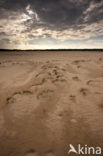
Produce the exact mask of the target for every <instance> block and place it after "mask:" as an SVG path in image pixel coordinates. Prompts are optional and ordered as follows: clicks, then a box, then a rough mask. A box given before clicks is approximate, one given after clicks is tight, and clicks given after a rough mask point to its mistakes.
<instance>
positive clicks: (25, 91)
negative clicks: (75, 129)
mask: <svg viewBox="0 0 103 156" xmlns="http://www.w3.org/2000/svg"><path fill="white" fill-rule="evenodd" d="M23 94H32V92H31V91H29V90H24V91H23Z"/></svg>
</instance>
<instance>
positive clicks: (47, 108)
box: [0, 51, 103, 156]
mask: <svg viewBox="0 0 103 156" xmlns="http://www.w3.org/2000/svg"><path fill="white" fill-rule="evenodd" d="M69 144H72V145H73V146H74V147H75V148H76V147H77V145H78V144H81V145H88V146H93V147H97V146H100V147H102V148H103V53H102V52H54V51H53V52H0V156H68V150H69ZM70 155H71V156H73V155H75V154H73V153H71V154H70ZM101 155H102V154H101Z"/></svg>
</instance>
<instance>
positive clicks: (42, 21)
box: [0, 0, 103, 43]
mask: <svg viewBox="0 0 103 156" xmlns="http://www.w3.org/2000/svg"><path fill="white" fill-rule="evenodd" d="M23 14H25V15H23ZM21 16H22V17H21ZM4 19H5V20H6V21H3V20H4ZM13 21H15V23H14V26H12V27H13V28H12V30H11V31H10V30H9V28H7V29H6V28H5V31H3V29H2V27H4V24H6V22H7V24H8V23H10V24H11V23H13ZM3 22H4V23H3ZM102 22H103V0H29V1H28V0H1V2H0V25H1V27H0V29H1V30H0V36H3V35H4V36H6V34H7V33H8V32H9V31H10V32H9V35H11V36H12V35H13V34H15V33H16V32H18V33H19V34H27V36H28V37H29V39H31V38H35V37H36V35H35V34H32V32H33V31H35V33H36V30H37V29H40V28H42V30H43V31H44V32H45V31H46V30H48V32H45V33H43V37H47V38H48V37H51V34H52V33H51V32H50V31H56V33H57V37H58V34H60V33H62V32H63V31H66V30H71V29H72V30H71V31H73V33H74V31H78V32H79V31H80V33H81V32H84V31H85V33H88V34H89V33H91V30H90V29H86V28H87V27H88V26H90V25H93V24H97V25H98V29H99V31H100V30H101V27H100V25H101V24H102ZM19 23H20V24H19ZM8 27H9V26H8ZM18 27H20V29H18ZM91 27H92V26H91ZM94 31H95V30H94ZM99 31H98V32H99ZM65 35H66V33H65ZM41 36H42V34H38V37H41ZM73 36H74V34H73ZM75 36H78V34H75ZM61 37H62V35H61ZM14 42H15V43H18V42H16V41H14ZM30 43H31V41H30Z"/></svg>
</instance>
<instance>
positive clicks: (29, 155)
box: [25, 149, 37, 156]
mask: <svg viewBox="0 0 103 156" xmlns="http://www.w3.org/2000/svg"><path fill="white" fill-rule="evenodd" d="M25 156H37V152H36V151H35V150H34V149H31V150H29V151H28V152H27V153H26V155H25Z"/></svg>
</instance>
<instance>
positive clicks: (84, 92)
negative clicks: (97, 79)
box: [80, 88, 87, 96]
mask: <svg viewBox="0 0 103 156" xmlns="http://www.w3.org/2000/svg"><path fill="white" fill-rule="evenodd" d="M80 92H81V93H82V94H83V95H85V96H86V95H87V89H86V88H81V89H80Z"/></svg>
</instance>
